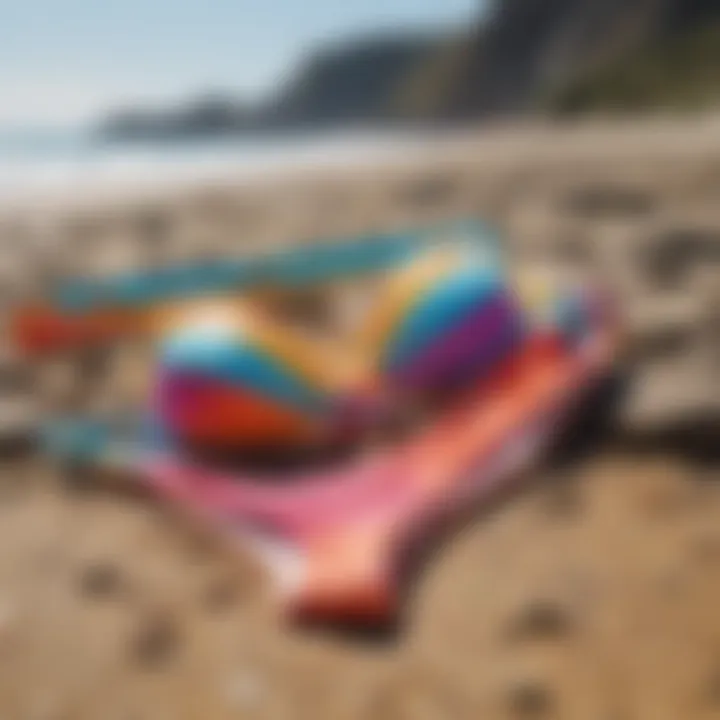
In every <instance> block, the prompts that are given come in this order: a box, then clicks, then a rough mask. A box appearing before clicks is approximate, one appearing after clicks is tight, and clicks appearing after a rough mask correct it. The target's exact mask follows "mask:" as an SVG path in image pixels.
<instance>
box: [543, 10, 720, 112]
mask: <svg viewBox="0 0 720 720" xmlns="http://www.w3.org/2000/svg"><path fill="white" fill-rule="evenodd" d="M713 105H720V25H719V24H714V25H712V26H709V27H704V28H701V29H699V30H694V31H692V32H690V33H689V34H687V35H683V36H682V37H680V38H677V39H673V40H669V41H666V42H661V43H655V44H653V45H652V46H650V47H648V48H645V49H643V50H640V51H638V53H636V54H635V55H631V56H630V57H626V58H624V59H623V60H622V61H620V62H617V63H615V64H613V65H611V66H610V67H607V68H605V69H603V70H601V71H599V72H596V73H592V74H590V75H588V76H586V77H584V78H582V79H580V80H578V81H576V82H575V83H573V84H572V85H571V86H569V87H568V88H566V89H564V90H563V91H561V92H560V93H558V94H557V95H556V96H555V97H554V98H553V99H552V100H551V101H550V103H549V107H550V109H551V110H553V111H556V112H561V113H567V114H571V113H582V112H591V111H600V110H601V111H610V112H633V111H635V112H642V111H645V110H648V111H649V110H662V109H667V110H699V109H703V108H707V107H711V106H713Z"/></svg>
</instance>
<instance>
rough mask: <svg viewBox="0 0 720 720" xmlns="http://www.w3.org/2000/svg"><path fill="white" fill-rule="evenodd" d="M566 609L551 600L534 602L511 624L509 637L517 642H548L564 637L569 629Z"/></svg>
mask: <svg viewBox="0 0 720 720" xmlns="http://www.w3.org/2000/svg"><path fill="white" fill-rule="evenodd" d="M571 625H572V622H571V618H570V613H569V611H568V610H567V608H565V607H563V605H562V604H560V603H558V602H556V601H553V600H534V601H532V602H531V603H529V604H528V605H527V606H526V607H525V608H524V609H523V610H522V612H521V613H520V614H519V616H518V617H517V618H516V619H515V621H514V622H513V623H512V624H511V628H510V636H511V637H512V638H514V639H517V640H550V639H558V638H561V637H564V636H566V635H567V634H568V633H569V632H570V629H571Z"/></svg>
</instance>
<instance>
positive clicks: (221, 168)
mask: <svg viewBox="0 0 720 720" xmlns="http://www.w3.org/2000/svg"><path fill="white" fill-rule="evenodd" d="M393 135H397V137H395V138H394V137H393ZM283 142H284V141H282V140H281V142H280V146H279V149H278V150H273V151H272V152H269V153H268V157H266V158H264V159H263V158H262V152H261V157H260V159H259V160H258V158H257V157H255V158H253V157H252V154H251V151H250V152H249V154H248V157H247V158H236V159H233V158H231V157H227V158H224V159H222V158H220V157H218V158H216V160H215V161H212V162H198V163H197V164H193V163H192V162H189V161H188V162H184V161H182V160H181V161H179V162H178V167H177V168H173V167H172V164H167V165H165V166H162V164H160V163H157V164H156V167H155V168H153V167H152V160H149V161H148V162H147V163H146V167H145V169H144V170H140V169H139V167H136V168H135V171H136V173H137V174H136V175H133V174H132V173H129V174H126V175H123V174H122V173H120V172H117V171H116V172H115V173H114V174H113V172H112V171H110V170H109V169H107V168H106V170H105V177H104V178H103V177H101V178H100V179H99V180H98V179H97V178H96V179H94V180H91V179H88V180H87V181H85V182H79V183H77V182H74V183H72V184H71V186H69V187H60V185H61V183H58V182H56V183H55V185H56V186H55V187H53V188H48V187H45V188H41V187H35V188H32V187H28V188H26V189H21V190H19V191H18V193H17V194H15V195H13V194H10V195H8V194H7V193H6V194H3V193H2V192H1V191H0V216H2V215H7V214H9V213H10V214H12V213H23V212H27V211H33V210H35V209H38V208H42V209H43V210H48V211H49V210H52V211H57V210H63V209H67V210H72V211H81V210H83V209H86V208H88V206H90V205H95V206H98V205H101V206H107V207H112V208H116V207H117V206H118V205H120V206H122V205H124V204H128V205H132V204H138V203H147V202H152V203H157V202H167V201H172V200H174V199H176V198H178V197H181V196H186V195H188V194H189V195H192V194H194V193H198V192H203V191H206V190H213V189H218V188H220V189H222V188H226V189H229V190H236V191H241V190H248V189H249V190H252V189H253V188H258V189H262V190H267V189H268V188H272V187H273V185H277V184H284V183H295V182H305V181H307V182H316V181H320V182H327V181H333V180H337V181H338V182H347V181H348V180H352V179H353V178H354V177H359V178H362V177H363V176H365V175H367V174H372V173H382V174H383V175H384V176H397V177H399V178H402V177H403V176H404V175H406V174H407V173H418V172H422V171H430V170H435V171H446V172H447V171H450V172H452V171H463V170H473V169H478V170H482V168H483V167H484V168H487V169H494V170H502V171H507V170H510V169H512V168H516V169H519V170H520V169H524V168H529V167H533V166H535V165H538V164H539V165H553V164H563V163H586V162H587V163H593V164H597V165H604V164H606V163H615V162H619V161H623V160H625V161H631V160H638V159H652V160H654V161H671V160H673V159H676V158H677V159H681V160H683V161H688V160H698V159H710V158H711V157H712V156H715V155H716V156H718V157H720V114H718V113H712V114H707V115H701V116H695V117H654V118H634V119H608V118H592V119H586V120H577V121H565V122H557V121H556V122H552V121H547V122H542V121H531V122H520V123H514V124H509V123H502V124H501V123H497V124H486V125H479V126H476V127H468V128H462V129H438V130H428V131H423V132H417V131H416V132H412V131H410V132H409V133H407V134H403V133H400V132H399V133H393V132H390V133H379V134H377V135H373V134H368V135H362V134H361V135H359V136H358V135H353V134H350V135H348V136H346V137H345V136H343V134H342V133H333V134H330V136H329V139H328V140H320V141H318V142H311V143H309V144H308V143H307V142H306V141H305V142H303V141H302V140H301V141H300V142H299V143H298V144H297V145H296V146H293V144H292V143H290V146H289V147H290V149H289V152H288V158H286V159H285V160H283V159H281V158H279V157H278V154H279V153H281V152H282V144H283ZM393 143H396V144H397V145H398V146H397V147H393ZM270 147H271V148H272V144H270ZM157 148H161V146H157ZM157 148H155V149H154V148H153V146H152V145H148V148H147V149H148V155H149V156H152V154H153V152H155V150H156V149H157ZM156 171H157V172H158V173H159V178H156V177H151V175H152V173H153V172H156ZM101 175H102V173H101Z"/></svg>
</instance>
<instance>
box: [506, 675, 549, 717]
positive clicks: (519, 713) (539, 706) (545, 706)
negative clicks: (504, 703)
mask: <svg viewBox="0 0 720 720" xmlns="http://www.w3.org/2000/svg"><path fill="white" fill-rule="evenodd" d="M553 704H554V702H553V694H552V692H551V691H550V689H549V688H548V687H547V686H546V685H545V684H544V683H542V682H540V681H539V680H523V681H520V682H518V683H516V684H515V685H513V686H512V687H511V688H510V690H509V691H508V709H509V711H510V715H511V716H512V717H516V718H542V717H547V716H548V715H549V713H550V712H551V710H552V707H553Z"/></svg>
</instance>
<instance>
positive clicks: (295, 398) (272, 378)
mask: <svg viewBox="0 0 720 720" xmlns="http://www.w3.org/2000/svg"><path fill="white" fill-rule="evenodd" d="M160 362H161V364H162V365H163V366H165V367H167V368H169V369H170V370H175V371H176V372H196V373H202V374H203V375H206V376H207V377H209V378H212V379H213V380H218V381H221V382H226V383H228V384H230V385H235V386H237V387H238V388H240V389H245V390H248V391H251V392H257V393H260V394H265V395H267V396H268V397H270V398H272V399H274V400H277V401H278V402H281V403H285V404H289V405H292V406H294V407H300V408H302V409H304V410H307V411H320V410H322V409H323V408H324V407H326V406H327V404H328V399H327V398H326V397H325V396H324V395H323V394H322V393H320V392H317V391H315V390H314V389H313V388H311V387H309V386H308V385H306V384H304V383H303V381H302V380H301V379H300V378H295V377H293V375H292V374H291V371H290V370H289V369H288V368H287V367H285V366H283V365H282V364H280V363H279V362H278V361H277V360H276V359H275V358H273V357H271V356H269V355H267V354H266V353H265V352H263V351H262V350H261V349H259V348H257V347H253V346H251V345H247V344H245V345H240V344H239V343H236V342H233V341H232V340H231V339H228V338H223V337H213V336H212V335H204V334H202V333H199V332H198V331H197V330H194V331H193V333H192V334H190V333H187V334H184V335H183V334H179V335H176V336H175V337H173V338H171V339H170V340H168V341H166V342H165V343H164V345H163V348H162V350H161V360H160Z"/></svg>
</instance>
